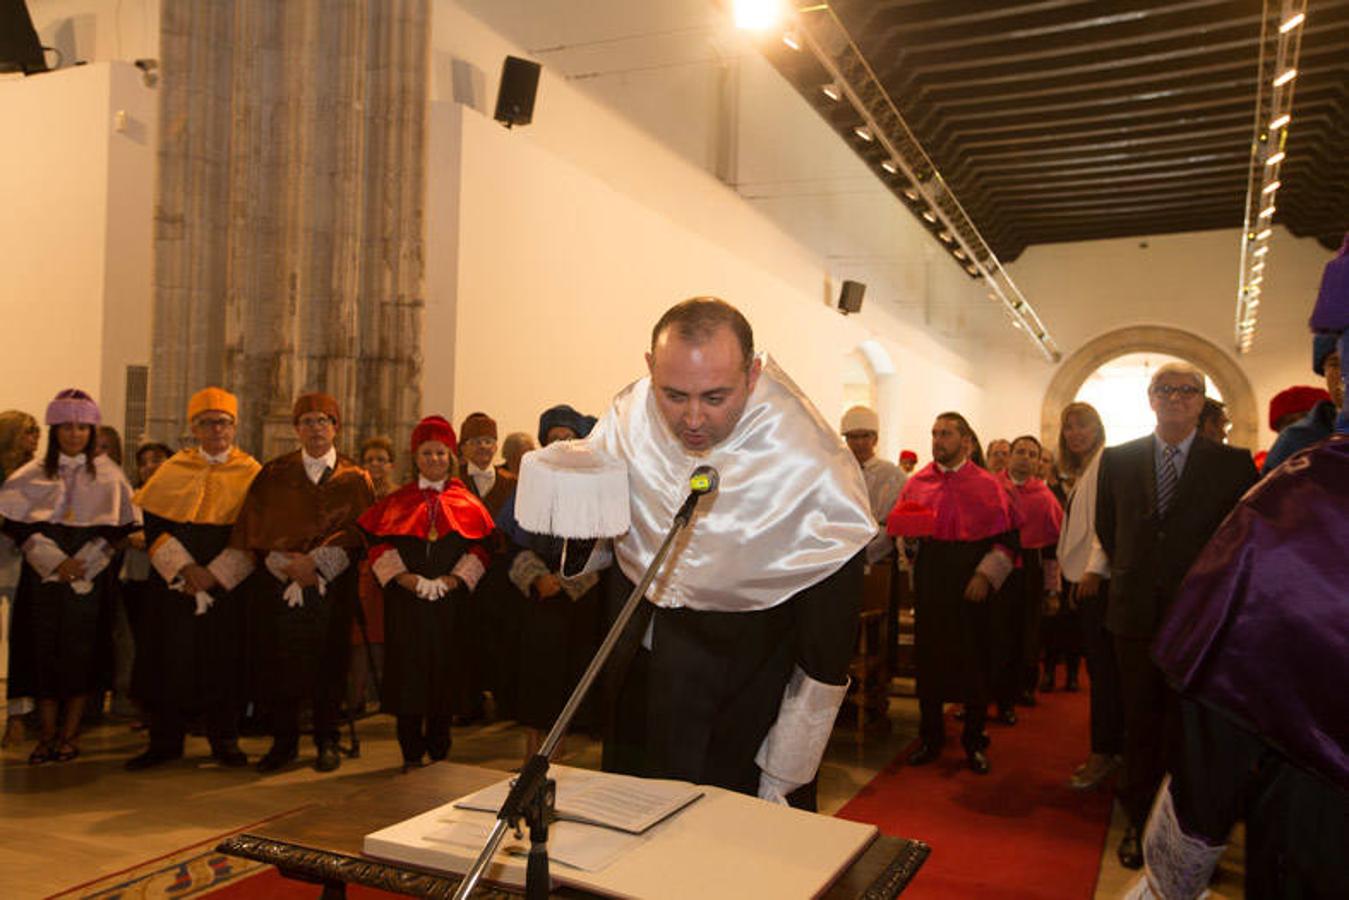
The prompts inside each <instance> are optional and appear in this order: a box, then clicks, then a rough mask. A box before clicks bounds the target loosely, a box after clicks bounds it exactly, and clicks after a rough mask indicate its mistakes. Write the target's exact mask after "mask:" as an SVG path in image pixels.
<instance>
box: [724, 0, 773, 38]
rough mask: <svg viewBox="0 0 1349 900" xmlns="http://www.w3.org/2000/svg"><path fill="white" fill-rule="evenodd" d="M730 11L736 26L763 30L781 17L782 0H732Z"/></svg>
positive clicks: (751, 29) (750, 29)
mask: <svg viewBox="0 0 1349 900" xmlns="http://www.w3.org/2000/svg"><path fill="white" fill-rule="evenodd" d="M731 11H732V15H734V17H735V27H736V28H744V29H746V30H749V31H763V30H764V29H766V28H772V27H773V26H774V25H776V24H777V23H778V21H779V20H780V19H781V18H782V0H734V2H733V3H732V4H731Z"/></svg>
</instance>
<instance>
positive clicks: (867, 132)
mask: <svg viewBox="0 0 1349 900" xmlns="http://www.w3.org/2000/svg"><path fill="white" fill-rule="evenodd" d="M852 133H853V134H855V135H857V136H858V137H860V138H861V139H862V140H864V141H866V142H868V143H870V142H871V141H874V140H876V138H875V136H874V135H872V133H871V129H870V128H868V127H866V126H865V125H858V126H857V127H856V128H854V129H853V130H852Z"/></svg>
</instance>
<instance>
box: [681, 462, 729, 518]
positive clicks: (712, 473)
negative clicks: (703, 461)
mask: <svg viewBox="0 0 1349 900" xmlns="http://www.w3.org/2000/svg"><path fill="white" fill-rule="evenodd" d="M720 483H721V476H720V475H718V474H717V470H716V469H715V468H713V467H712V466H699V467H698V468H696V469H694V470H693V474H692V475H690V476H689V496H688V499H686V500H685V501H684V505H683V506H681V507H680V508H679V512H677V513H675V521H676V522H678V523H679V527H680V528H683V527H684V526H685V525H687V524H689V519H691V518H692V517H693V507H695V506H697V505H698V498H699V497H701V496H702V495H703V494H710V493H712V492H713V491H715V490H716V489H717V487H718V486H719V485H720Z"/></svg>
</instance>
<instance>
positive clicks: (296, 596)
mask: <svg viewBox="0 0 1349 900" xmlns="http://www.w3.org/2000/svg"><path fill="white" fill-rule="evenodd" d="M316 587H317V588H318V592H319V596H320V597H323V596H325V595H327V593H328V582H326V581H324V580H323V579H322V578H320V579H319V580H318V584H317V585H316ZM281 596H282V597H284V598H285V600H286V605H287V606H289V607H290V608H291V609H295V607H297V606H304V588H302V587H300V583H299V582H298V581H292V582H291V583H290V584H288V585H286V589H285V590H284V591H282V592H281Z"/></svg>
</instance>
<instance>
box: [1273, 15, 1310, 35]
mask: <svg viewBox="0 0 1349 900" xmlns="http://www.w3.org/2000/svg"><path fill="white" fill-rule="evenodd" d="M1305 21H1307V14H1306V13H1298V14H1296V15H1294V16H1290V17H1289V18H1288V19H1287V20H1286V21H1285V22H1284V23H1283V24H1282V25H1280V26H1279V34H1287V33H1288V32H1290V31H1292V30H1293V29H1294V28H1296V27H1298V26H1299V25H1301V24H1302V23H1303V22H1305Z"/></svg>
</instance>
